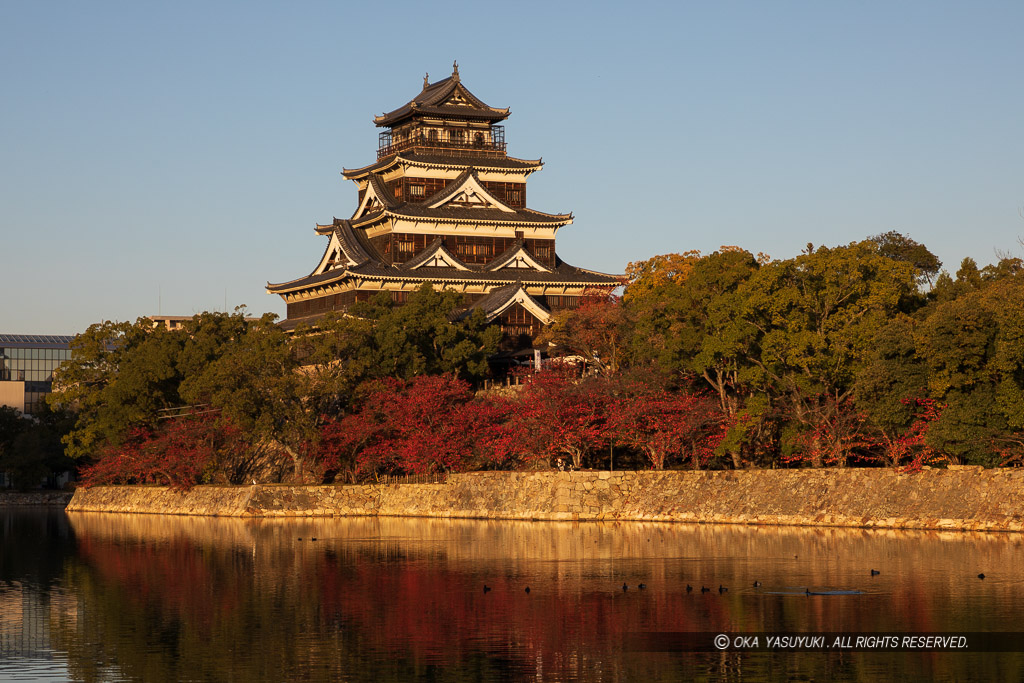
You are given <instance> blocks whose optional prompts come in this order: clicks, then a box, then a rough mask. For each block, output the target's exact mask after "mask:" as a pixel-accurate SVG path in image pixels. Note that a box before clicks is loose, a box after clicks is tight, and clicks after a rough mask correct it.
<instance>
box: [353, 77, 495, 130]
mask: <svg viewBox="0 0 1024 683" xmlns="http://www.w3.org/2000/svg"><path fill="white" fill-rule="evenodd" d="M456 90H459V91H460V93H461V95H462V96H463V98H464V99H465V100H466V101H467V102H468V103H469V105H468V106H467V105H461V106H459V105H445V104H444V102H445V100H447V99H448V98H449V97H450V96H451V95H452V93H454V92H455V91H456ZM416 114H436V115H438V116H442V117H446V118H463V119H465V118H471V119H484V120H486V121H501V120H502V119H505V118H508V115H509V110H508V109H507V108H506V109H496V108H494V107H490V106H488V105H486V104H484V103H483V102H482V101H481V100H480V99H479V98H478V97H476V95H474V94H473V93H471V92H470V91H469V89H468V88H466V86H464V85H462V84H461V82H460V80H459V75H458V70H456V71H455V73H453V74H452V75H451V76H449V77H448V78H445V79H442V80H440V81H437V82H436V83H424V87H423V90H422V91H420V93H419V94H418V95H416V96H415V97H414V98H412V99H411V100H409V101H408V102H406V103H405V104H403V105H402V106H401V107H399V108H398V109H395V110H394V111H390V112H388V113H387V114H382V115H380V116H375V117H374V119H373V122H374V123H375V124H377V125H378V126H393V125H395V124H396V123H398V122H399V121H402V120H404V119H407V118H409V117H411V116H414V115H416Z"/></svg>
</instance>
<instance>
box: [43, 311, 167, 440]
mask: <svg viewBox="0 0 1024 683" xmlns="http://www.w3.org/2000/svg"><path fill="white" fill-rule="evenodd" d="M185 341H186V338H185V335H184V334H183V333H181V332H178V331H175V332H171V331H168V330H166V329H164V328H154V327H153V323H152V321H150V320H148V319H146V318H140V319H139V320H138V321H137V322H135V323H117V322H104V323H97V324H94V325H91V326H90V327H89V329H87V330H86V331H85V332H83V333H82V334H80V335H78V336H76V337H75V338H74V339H73V340H72V342H71V359H70V360H68V361H65V362H64V363H61V365H60V366H59V367H58V368H57V369H56V371H54V379H53V386H54V391H53V393H52V394H50V395H49V396H48V397H47V402H48V403H49V404H50V405H51V406H52V407H54V408H61V407H64V408H68V409H71V410H74V411H75V413H76V415H77V419H76V421H75V426H74V428H73V429H72V430H71V431H70V432H69V433H68V434H67V435H66V436H65V437H64V443H65V445H66V446H67V454H68V455H69V456H70V457H72V458H80V457H83V456H94V455H95V454H97V453H98V452H99V451H100V449H101V448H102V447H103V446H104V445H106V444H108V443H115V444H116V443H119V442H120V440H121V438H122V437H123V436H124V434H125V433H126V432H127V430H128V429H129V428H130V427H132V426H137V425H153V424H155V422H156V420H157V417H158V414H159V412H158V411H160V410H161V409H165V408H171V407H175V406H179V405H181V398H180V397H179V395H178V385H179V384H180V383H181V379H182V375H181V373H180V371H179V369H178V364H177V360H178V357H179V355H180V353H181V350H182V348H183V346H184V344H185Z"/></svg>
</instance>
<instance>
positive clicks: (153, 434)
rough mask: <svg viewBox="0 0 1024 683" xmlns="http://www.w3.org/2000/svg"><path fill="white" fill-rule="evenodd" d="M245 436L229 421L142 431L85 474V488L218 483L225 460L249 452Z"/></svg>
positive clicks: (178, 422) (174, 423) (191, 420)
mask: <svg viewBox="0 0 1024 683" xmlns="http://www.w3.org/2000/svg"><path fill="white" fill-rule="evenodd" d="M247 446H248V444H247V443H246V442H245V440H244V439H243V438H242V435H241V432H240V430H239V429H237V428H236V427H235V426H234V425H232V424H231V423H230V422H229V421H227V420H224V419H222V420H206V419H203V418H199V417H181V418H176V419H173V420H167V421H165V422H164V423H163V424H162V425H161V429H159V430H150V429H148V428H145V427H136V428H133V429H131V430H130V431H129V432H128V435H127V437H126V438H125V441H124V443H122V444H121V445H120V446H110V447H108V448H107V449H106V450H105V451H104V452H103V453H102V454H101V455H100V458H99V460H98V461H97V462H96V463H95V464H93V465H91V466H88V467H86V468H84V469H83V470H82V472H81V480H82V484H83V485H84V486H95V485H98V484H164V485H167V486H170V487H172V488H175V489H188V488H191V487H192V486H195V485H196V484H201V483H206V482H208V481H210V480H211V479H212V477H213V476H214V475H215V473H216V472H217V471H218V470H219V465H220V463H221V462H223V461H224V460H228V459H231V458H234V457H236V456H237V455H239V454H240V453H241V452H242V451H244V450H245V449H246V448H247Z"/></svg>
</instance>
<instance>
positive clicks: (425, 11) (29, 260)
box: [0, 0, 1024, 334]
mask: <svg viewBox="0 0 1024 683" xmlns="http://www.w3.org/2000/svg"><path fill="white" fill-rule="evenodd" d="M453 59H458V61H459V65H460V72H461V75H462V80H463V83H465V84H466V85H467V86H468V87H469V88H470V89H471V90H472V91H473V92H474V93H475V94H476V95H477V96H479V97H480V98H481V99H483V100H484V101H485V102H487V103H488V104H491V105H492V106H499V107H505V106H509V107H511V108H512V116H511V118H510V119H509V120H508V121H507V125H506V132H507V139H508V143H509V151H510V153H511V154H513V155H515V156H519V157H524V158H537V157H541V156H542V157H543V158H544V161H545V162H546V166H545V168H544V170H543V171H542V172H541V173H538V174H536V175H534V176H532V177H531V179H530V190H529V193H528V199H529V203H530V205H531V207H533V208H536V209H539V210H542V211H551V212H556V211H573V212H574V213H575V215H576V221H575V223H574V224H573V225H570V226H568V227H567V228H564V229H563V230H562V231H561V232H560V233H559V238H558V242H559V253H560V255H561V256H562V258H564V259H565V260H566V261H568V262H570V263H573V264H576V265H581V266H584V267H589V268H594V269H598V270H604V271H608V272H623V270H624V268H625V266H626V264H627V263H628V262H629V261H635V260H640V259H645V258H648V257H650V256H653V255H655V254H662V253H668V252H680V251H685V250H688V249H700V250H702V251H705V252H707V251H712V250H714V249H715V248H717V247H718V246H719V245H722V244H733V245H739V246H742V247H744V248H746V249H749V250H751V251H754V252H758V251H764V252H767V253H769V254H771V255H772V256H775V257H779V258H788V257H791V256H794V255H796V254H797V253H799V251H800V250H801V249H802V248H803V247H804V245H806V244H807V243H808V242H813V243H814V244H827V245H836V244H845V243H848V242H851V241H854V240H859V239H862V238H864V237H867V236H869V235H873V234H877V233H880V232H885V231H888V230H898V231H900V232H903V233H905V234H909V235H910V236H911V237H912V238H913V239H916V240H918V241H920V242H923V243H925V244H926V245H928V246H929V247H930V248H931V249H932V251H934V252H935V253H936V254H937V255H938V256H939V258H941V259H942V260H943V261H944V262H945V264H946V266H947V267H948V268H950V270H952V271H955V270H956V268H957V265H958V263H959V262H960V260H961V259H962V258H963V257H965V256H970V257H972V258H974V259H975V260H977V261H978V262H979V263H980V264H985V263H991V262H992V261H994V260H995V259H996V258H997V257H996V250H1001V251H1002V252H1009V253H1012V254H1013V255H1022V252H1024V247H1021V245H1020V244H1019V243H1018V237H1019V236H1021V235H1024V219H1022V218H1021V217H1020V215H1018V211H1019V210H1020V209H1021V207H1022V206H1024V129H1022V122H1024V88H1022V87H1021V83H1022V77H1024V3H1021V2H1019V0H1014V1H1011V2H973V3H966V2H959V3H944V2H897V3H893V2H847V3H839V2H818V1H807V2H782V1H779V0H773V1H772V2H700V3H697V2H693V3H679V2H664V3H647V2H628V3H623V2H615V3H612V2H608V3H599V2H579V3H574V2H551V1H550V0H549V1H547V2H514V3H501V4H483V5H481V4H479V3H476V4H461V5H459V4H455V5H453V4H450V3H449V4H445V5H430V4H428V3H417V2H409V3H403V2H390V3H384V4H381V3H366V2H360V3H356V2H350V3H344V2H322V3H312V2H296V3H283V2H282V3H261V2H238V3H228V2H216V3H208V2H195V3H192V2H173V3H140V2H93V3H71V2H67V3H47V2H6V3H3V4H0V87H2V89H3V95H2V98H0V286H2V294H0V332H7V333H38V334H47V333H49V334H59V333H64V334H68V333H76V332H79V331H82V330H83V329H85V327H87V326H88V325H89V324H90V323H93V322H97V321H99V320H102V319H108V320H109V319H114V320H133V319H134V318H136V317H138V316H142V315H148V314H152V313H157V312H158V311H159V312H162V313H164V314H172V315H174V314H180V315H191V314H193V313H196V312H199V311H203V310H208V309H209V310H223V309H224V308H225V302H226V305H227V308H228V309H232V308H234V307H235V306H236V305H239V304H246V305H248V307H249V310H250V312H252V313H263V312H265V311H273V312H276V313H279V314H282V315H283V313H284V306H283V304H282V303H281V301H280V299H278V298H277V297H271V296H268V295H267V294H265V293H264V290H263V286H264V284H265V283H266V282H267V281H268V280H269V281H271V282H281V281H285V280H290V279H293V278H296V277H301V276H303V275H306V274H308V273H309V272H310V270H312V268H313V267H314V266H315V265H316V261H317V259H318V258H319V257H320V255H321V253H322V249H323V247H324V242H323V240H324V238H322V237H319V236H317V235H315V234H314V233H313V227H314V224H315V223H317V222H318V221H319V222H321V223H324V222H328V221H330V220H331V218H332V217H333V216H339V217H346V218H347V217H348V216H349V215H350V214H351V212H352V211H353V209H354V208H355V186H354V185H353V184H351V183H349V182H347V181H345V180H343V179H342V178H341V176H340V175H339V172H340V170H341V169H342V168H343V167H349V168H354V167H359V166H363V165H365V164H368V163H371V162H372V161H373V160H374V159H375V152H376V146H377V132H378V131H377V129H376V128H375V127H374V126H373V123H372V117H373V115H375V114H379V113H382V112H384V111H387V110H390V109H393V108H395V107H397V106H400V105H401V104H403V103H405V102H406V101H407V100H408V99H409V98H411V97H412V96H413V95H415V94H416V93H417V92H418V91H419V89H420V87H421V85H422V78H423V73H424V72H425V71H429V72H430V74H431V80H437V79H439V78H443V77H445V76H447V75H448V74H449V73H450V71H451V63H452V60H453Z"/></svg>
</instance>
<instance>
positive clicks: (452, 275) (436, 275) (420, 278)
mask: <svg viewBox="0 0 1024 683" xmlns="http://www.w3.org/2000/svg"><path fill="white" fill-rule="evenodd" d="M556 261H557V262H556V265H555V267H554V268H553V269H552V271H551V272H550V273H541V272H538V271H535V270H523V269H508V270H504V271H500V270H499V271H494V272H486V271H482V270H459V269H457V268H429V269H420V270H414V271H409V270H406V269H404V268H402V267H401V266H387V265H384V264H382V263H375V262H373V261H367V262H366V263H362V264H360V265H358V266H352V267H351V268H337V269H335V270H329V271H327V272H325V273H321V274H320V275H309V276H307V277H304V278H299V279H298V280H292V281H291V282H283V283H280V284H271V283H267V290H268V291H270V292H274V293H281V292H288V291H296V290H300V289H306V288H308V287H315V286H318V285H325V284H329V283H332V282H338V281H341V280H344V279H346V278H348V277H349V276H351V275H355V276H361V277H366V278H370V279H382V280H411V281H416V282H482V283H493V284H502V285H503V284H508V283H512V282H517V281H521V282H522V283H523V284H524V285H532V284H556V285H561V284H565V285H593V286H595V287H614V286H617V285H618V284H620V282H621V278H619V277H616V276H614V275H608V274H606V273H597V272H594V271H590V270H585V269H583V268H577V267H575V266H571V265H569V264H568V263H565V262H564V261H562V260H561V259H557V257H556Z"/></svg>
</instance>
